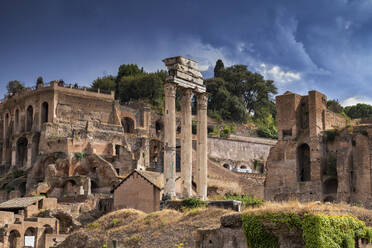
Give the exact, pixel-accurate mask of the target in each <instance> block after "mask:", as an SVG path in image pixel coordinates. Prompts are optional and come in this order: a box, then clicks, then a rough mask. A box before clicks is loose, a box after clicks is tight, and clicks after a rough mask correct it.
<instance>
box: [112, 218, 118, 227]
mask: <svg viewBox="0 0 372 248" xmlns="http://www.w3.org/2000/svg"><path fill="white" fill-rule="evenodd" d="M118 222H119V220H118V219H117V218H114V219H113V220H112V225H114V226H115V225H116V224H118Z"/></svg>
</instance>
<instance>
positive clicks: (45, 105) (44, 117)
mask: <svg viewBox="0 0 372 248" xmlns="http://www.w3.org/2000/svg"><path fill="white" fill-rule="evenodd" d="M48 110H49V107H48V103H47V102H43V104H42V105H41V123H45V122H48Z"/></svg>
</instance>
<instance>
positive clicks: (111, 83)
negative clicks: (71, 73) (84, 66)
mask: <svg viewBox="0 0 372 248" xmlns="http://www.w3.org/2000/svg"><path fill="white" fill-rule="evenodd" d="M115 86H116V82H115V78H114V77H113V76H111V75H109V76H104V77H98V78H97V79H96V80H94V81H93V82H92V84H91V88H92V89H95V90H98V89H101V90H107V91H111V90H115Z"/></svg>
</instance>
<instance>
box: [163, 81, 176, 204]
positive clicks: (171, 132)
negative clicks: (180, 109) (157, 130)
mask: <svg viewBox="0 0 372 248" xmlns="http://www.w3.org/2000/svg"><path fill="white" fill-rule="evenodd" d="M176 89H177V86H176V85H175V84H173V83H165V84H164V93H165V97H164V100H165V104H164V112H165V113H164V177H165V178H164V194H165V195H166V197H169V198H174V197H175V196H176V189H175V188H176Z"/></svg>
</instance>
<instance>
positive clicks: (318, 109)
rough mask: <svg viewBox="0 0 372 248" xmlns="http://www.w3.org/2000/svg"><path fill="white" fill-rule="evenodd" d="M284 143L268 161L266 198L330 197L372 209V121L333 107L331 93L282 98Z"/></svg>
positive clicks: (280, 121) (281, 140)
mask: <svg viewBox="0 0 372 248" xmlns="http://www.w3.org/2000/svg"><path fill="white" fill-rule="evenodd" d="M276 107H277V125H278V132H279V140H278V143H277V144H276V145H275V146H274V147H273V148H272V149H271V151H270V155H269V157H268V161H267V177H266V185H265V199H267V200H276V201H286V200H294V199H298V200H300V201H330V202H333V201H335V202H349V203H357V204H360V205H363V206H365V207H368V208H370V207H372V205H371V194H372V180H371V178H372V176H371V175H372V174H371V171H372V170H371V161H372V160H371V152H370V147H371V143H372V141H371V138H370V137H371V133H372V129H371V122H370V120H360V121H359V122H356V121H352V120H347V119H346V118H345V117H344V116H343V115H341V114H336V113H333V112H332V111H330V110H328V109H327V97H326V96H325V95H323V94H321V93H319V92H317V91H309V94H308V95H307V96H300V95H298V94H294V93H291V92H286V93H285V94H284V95H281V96H277V97H276Z"/></svg>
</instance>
